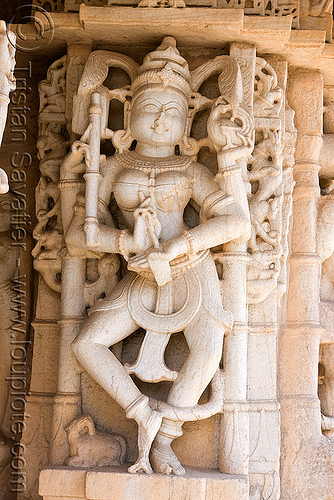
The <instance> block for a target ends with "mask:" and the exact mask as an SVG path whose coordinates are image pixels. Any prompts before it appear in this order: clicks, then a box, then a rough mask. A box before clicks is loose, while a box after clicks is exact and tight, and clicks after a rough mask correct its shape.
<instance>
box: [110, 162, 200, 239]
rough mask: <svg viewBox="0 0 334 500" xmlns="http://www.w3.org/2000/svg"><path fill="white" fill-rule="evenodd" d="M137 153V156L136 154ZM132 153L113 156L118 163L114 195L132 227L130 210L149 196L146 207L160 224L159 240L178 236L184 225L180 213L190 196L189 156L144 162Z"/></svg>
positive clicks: (132, 220) (133, 209)
mask: <svg viewBox="0 0 334 500" xmlns="http://www.w3.org/2000/svg"><path fill="white" fill-rule="evenodd" d="M138 156H139V155H138ZM138 156H137V155H134V154H133V153H132V154H131V153H124V154H122V155H117V162H118V164H119V165H120V166H121V168H120V170H119V171H118V172H117V174H116V176H115V180H114V196H115V200H116V203H117V205H118V206H119V208H120V209H121V211H122V214H123V216H124V218H125V220H126V222H127V223H128V225H129V227H130V228H131V229H133V226H134V211H135V210H136V209H137V208H138V207H139V206H140V205H141V203H142V202H143V201H144V200H145V199H147V198H150V199H151V201H150V205H149V206H150V207H151V208H153V209H154V210H155V212H156V214H157V217H158V219H159V222H160V224H161V227H162V230H161V235H160V237H161V240H166V239H169V238H173V237H176V236H179V235H180V234H181V232H182V231H183V229H184V228H185V224H184V221H183V212H184V209H185V207H186V205H187V203H188V202H189V200H190V198H191V196H192V180H191V176H190V175H189V173H187V170H188V169H189V166H190V164H191V158H189V157H182V156H179V157H174V158H173V159H172V160H168V159H156V160H155V159H152V160H148V161H145V160H143V159H141V158H138Z"/></svg>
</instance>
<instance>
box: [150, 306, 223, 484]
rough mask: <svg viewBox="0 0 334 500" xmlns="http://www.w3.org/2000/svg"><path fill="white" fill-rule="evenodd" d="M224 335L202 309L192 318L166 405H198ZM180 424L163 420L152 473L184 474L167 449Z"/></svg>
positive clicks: (216, 323)
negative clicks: (186, 350)
mask: <svg viewBox="0 0 334 500" xmlns="http://www.w3.org/2000/svg"><path fill="white" fill-rule="evenodd" d="M224 332H225V327H224V325H223V324H222V323H221V322H220V321H219V320H218V319H216V318H214V317H213V316H212V315H211V314H210V313H209V312H208V311H207V310H206V309H205V308H204V307H203V308H202V309H201V310H200V311H199V312H198V313H197V315H196V316H195V317H194V318H193V320H192V321H191V323H190V324H189V326H187V328H186V329H185V330H184V335H185V337H186V340H187V343H188V347H189V351H190V352H189V355H188V358H187V359H186V361H185V363H184V365H183V366H182V368H181V370H180V372H179V375H178V377H177V379H176V381H175V382H174V384H173V387H172V388H171V390H170V393H169V396H168V403H170V404H172V405H174V406H181V407H188V406H193V405H195V404H197V403H198V400H199V398H200V396H201V395H202V393H203V391H204V390H205V388H206V387H207V386H208V384H209V383H210V381H211V379H212V377H213V375H214V373H215V372H216V370H217V368H218V366H219V362H220V359H221V355H222V350H223V339H224ZM182 424H183V422H175V421H172V420H168V419H166V418H164V419H163V421H162V425H161V428H160V430H159V432H158V434H157V437H156V439H155V441H154V445H153V450H152V464H153V467H154V470H155V471H156V472H163V473H165V474H170V473H174V474H176V475H182V474H184V469H183V467H182V465H181V464H180V462H179V461H178V459H177V457H176V455H175V454H174V452H173V450H172V448H171V444H172V441H173V440H174V439H175V438H177V437H179V436H181V434H182V429H181V427H182Z"/></svg>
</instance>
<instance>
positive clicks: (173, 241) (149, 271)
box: [34, 37, 295, 474]
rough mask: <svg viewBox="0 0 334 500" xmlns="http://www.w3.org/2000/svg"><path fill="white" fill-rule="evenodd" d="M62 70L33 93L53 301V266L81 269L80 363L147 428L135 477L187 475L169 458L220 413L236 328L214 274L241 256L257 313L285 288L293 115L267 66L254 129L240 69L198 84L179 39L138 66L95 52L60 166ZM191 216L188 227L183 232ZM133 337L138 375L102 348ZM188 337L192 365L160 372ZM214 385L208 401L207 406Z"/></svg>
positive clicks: (38, 256) (221, 67) (220, 67)
mask: <svg viewBox="0 0 334 500" xmlns="http://www.w3.org/2000/svg"><path fill="white" fill-rule="evenodd" d="M66 65H67V61H66V57H65V58H62V59H61V60H60V61H57V62H55V63H54V64H53V65H52V66H51V68H50V70H49V73H48V78H47V80H46V81H44V82H41V84H40V91H41V93H43V96H44V99H43V100H41V103H42V106H41V112H40V123H41V125H40V138H39V151H40V153H39V154H40V159H41V173H42V177H41V181H40V184H39V187H38V190H37V203H38V207H39V210H38V213H37V215H38V219H39V224H38V226H37V228H36V231H35V235H36V237H37V239H38V243H37V245H36V247H35V250H34V256H35V266H36V268H37V269H38V270H40V271H41V272H42V274H43V276H45V279H46V282H47V283H48V284H49V285H50V286H51V287H52V288H54V289H56V290H58V291H60V290H61V288H62V289H63V290H62V291H64V287H66V286H67V285H66V281H64V280H63V282H62V284H61V283H60V279H59V273H60V259H61V258H64V259H68V258H70V259H72V260H73V259H74V260H78V261H82V260H85V262H86V271H85V273H84V274H83V275H82V277H81V278H82V287H83V289H84V294H83V298H82V299H78V300H83V301H84V305H85V306H89V307H90V308H91V309H90V315H89V317H88V319H87V320H86V321H85V322H84V325H83V328H82V330H81V332H80V334H79V336H78V337H77V339H76V340H75V343H74V346H73V350H74V353H75V355H76V357H77V359H78V360H79V362H80V364H81V365H82V367H83V368H84V369H85V370H87V371H88V372H89V373H90V374H91V376H92V377H93V378H95V379H96V380H97V381H98V383H99V384H100V385H101V386H102V387H103V388H104V389H105V390H106V392H107V393H108V394H109V395H110V396H111V397H113V398H114V399H116V401H117V402H118V403H119V404H120V406H122V407H123V408H124V410H125V411H126V415H127V417H128V418H133V419H135V420H136V422H137V423H138V449H139V457H138V460H137V462H136V463H135V465H134V466H132V467H131V468H130V471H131V472H136V471H145V472H147V473H150V472H152V468H151V464H150V461H149V453H150V452H151V463H152V465H153V468H154V470H156V471H160V472H165V473H170V472H173V473H175V474H182V473H183V472H184V469H183V467H182V466H181V464H180V463H179V461H178V459H177V457H176V456H175V455H174V453H173V451H172V449H171V447H170V445H171V443H172V441H173V440H174V439H175V438H176V437H178V436H180V435H181V434H182V424H183V422H185V421H191V420H200V419H203V418H207V417H209V416H211V415H214V414H215V413H218V412H221V411H222V407H223V371H222V370H221V369H220V368H219V362H220V359H221V354H222V349H223V337H224V333H225V332H228V331H229V330H230V329H231V327H232V322H233V318H232V316H231V314H230V313H229V311H225V310H224V309H223V307H222V302H221V295H220V294H221V291H222V293H226V290H225V289H224V280H221V283H219V279H218V275H217V271H216V268H215V264H214V262H215V261H216V262H217V263H218V265H222V266H223V269H224V262H225V261H224V259H225V257H226V250H225V247H224V245H225V244H226V243H228V245H229V248H230V250H229V251H230V255H231V256H233V255H234V253H233V252H236V254H238V255H239V258H240V256H241V258H242V259H243V261H245V260H246V261H247V262H248V264H249V266H248V268H249V274H248V283H247V286H248V303H256V302H261V301H263V300H264V299H265V298H266V297H267V296H268V295H269V294H270V293H271V292H272V291H273V290H274V289H275V288H276V287H277V282H278V281H280V280H281V281H282V283H283V285H282V286H283V288H284V279H285V275H284V266H285V260H286V246H287V245H286V237H287V229H288V221H289V215H290V205H291V191H292V179H291V176H290V170H289V168H290V162H291V154H290V156H289V154H288V152H289V151H290V153H291V151H292V152H293V147H294V139H295V135H294V128H293V114H292V113H290V114H289V110H287V111H286V110H285V109H284V108H283V93H282V90H281V88H280V87H279V86H278V84H277V77H276V74H275V71H274V70H273V68H271V66H269V64H268V63H267V62H266V61H265V60H264V59H261V58H257V61H256V70H255V81H254V85H255V91H254V103H253V104H254V116H252V115H251V114H250V112H249V108H248V107H246V106H245V105H244V104H243V82H242V78H241V72H240V67H239V64H238V62H237V60H236V59H234V58H233V57H231V56H227V55H223V56H218V57H216V58H214V59H211V60H209V61H207V62H206V63H204V64H202V65H201V66H200V67H199V68H197V69H195V70H194V71H189V67H188V63H187V61H186V60H185V59H184V58H183V57H182V56H181V55H180V53H179V51H178V50H177V48H176V42H175V40H174V39H173V38H172V37H166V38H164V40H163V41H162V43H161V45H160V46H159V47H158V48H157V49H156V50H155V51H153V52H151V53H149V54H148V55H147V56H146V57H145V59H144V61H143V64H142V65H141V66H139V65H138V64H137V63H135V62H134V61H133V60H132V59H131V58H129V57H127V56H124V55H121V54H118V53H114V52H110V51H106V50H99V51H95V52H92V53H91V54H90V56H89V57H88V60H87V63H86V65H85V68H84V71H83V74H82V78H81V80H80V83H79V87H78V90H77V92H76V93H75V95H74V98H73V119H72V132H74V133H76V134H78V135H80V136H81V138H80V139H79V140H77V141H75V142H73V144H72V145H71V150H70V153H69V154H68V155H67V156H66V158H65V159H63V158H64V154H65V151H66V149H67V148H68V146H69V135H68V134H66V133H65V132H64V127H65V125H66V119H65V109H64V107H62V104H61V103H62V102H64V100H63V96H64V88H63V85H64V82H65V75H66V67H67V66H66ZM110 67H114V68H121V69H122V70H124V71H125V72H126V73H127V74H128V75H129V78H130V82H131V83H130V85H127V86H125V87H123V88H116V89H111V90H110V89H109V88H107V87H106V86H105V85H104V81H105V79H106V77H107V75H108V70H109V68H110ZM212 75H217V76H218V88H219V95H218V97H217V98H214V99H211V98H208V97H206V96H204V95H203V94H201V93H200V92H199V89H200V88H201V86H202V85H203V83H204V82H205V81H206V80H207V79H208V78H209V77H211V76H212ZM112 100H117V101H119V102H121V103H123V104H124V128H123V129H121V130H117V131H114V130H112V129H110V128H109V126H108V117H109V107H110V102H111V101H112ZM203 110H207V111H208V114H209V117H208V120H207V133H208V135H207V136H206V137H204V138H201V139H199V140H197V139H195V138H194V137H192V127H193V123H194V121H195V120H196V116H197V114H198V113H199V112H200V111H203ZM55 116H57V121H56V122H55V121H54V117H55ZM284 117H286V118H285V120H284ZM289 117H290V121H289ZM285 123H286V125H285ZM289 127H290V128H289ZM289 134H290V135H289ZM106 140H110V141H111V142H112V144H113V146H114V148H115V150H116V153H115V154H114V155H113V156H110V157H108V158H106V156H104V155H101V150H100V147H101V142H103V141H106ZM49 144H50V145H51V144H52V146H51V148H48V147H47V146H48V145H49ZM134 146H135V149H134ZM176 146H177V148H176ZM203 147H206V148H209V150H210V151H211V152H212V153H215V154H216V156H217V162H218V171H217V173H216V175H215V176H214V175H213V174H212V173H211V172H210V171H209V169H208V168H207V167H206V166H204V165H202V164H201V163H197V162H196V155H197V154H198V152H199V151H200V150H201V148H203ZM176 149H177V150H178V153H179V154H175V151H176ZM59 190H60V191H59ZM112 192H113V197H114V202H115V204H116V206H117V211H116V212H117V213H116V212H115V213H114V214H113V215H115V214H116V218H115V217H114V219H113V218H112V217H111V213H110V210H109V206H110V201H111V193H112ZM247 195H248V201H247ZM189 204H190V206H191V207H192V210H193V216H192V222H191V223H189V224H185V221H184V212H185V209H186V207H187V206H189ZM64 234H65V240H66V245H65V243H64V237H63V235H64ZM247 242H248V243H247ZM246 243H247V248H248V253H247V252H246ZM211 249H214V252H213V251H212V250H211ZM232 250H233V251H232ZM117 254H118V255H121V256H122V258H123V259H122V261H123V265H122V269H123V270H124V268H125V267H127V272H126V273H124V272H123V271H122V274H123V278H122V279H121V280H120V281H119V282H118V277H117V274H116V273H117V271H118V269H119V266H120V260H119V257H118V256H117ZM93 262H95V264H93ZM94 265H95V266H96V268H95V271H96V272H95V273H94V272H92V266H94ZM89 275H90V276H89ZM223 275H224V272H223ZM92 276H94V278H92ZM117 282H118V283H117ZM115 285H116V286H115ZM103 297H104V298H103ZM244 306H245V307H246V303H245V304H244ZM108 325H112V327H110V326H108ZM139 327H142V328H144V329H145V330H146V335H145V338H144V340H143V343H142V345H141V348H140V352H139V355H138V358H137V361H136V362H135V363H134V364H132V365H124V366H123V365H122V363H121V362H120V361H119V360H118V359H117V358H116V357H115V356H114V354H113V353H112V352H111V351H110V350H109V349H108V348H109V347H110V346H111V345H114V344H116V343H117V342H119V341H121V340H122V339H124V338H125V337H127V336H128V335H130V334H131V333H132V332H133V331H135V330H136V329H138V328H139ZM179 331H183V332H184V334H185V337H186V340H187V343H188V346H189V351H190V353H189V356H188V358H187V360H186V361H185V363H184V365H183V366H182V368H181V370H180V371H175V370H171V369H169V368H168V367H167V366H166V364H165V361H164V352H165V348H166V346H167V344H168V341H169V338H170V336H171V334H173V333H175V332H179ZM195 338H197V340H196V342H195ZM199 339H200V340H199ZM111 373H112V374H113V375H112V376H111V375H110V374H111ZM129 374H135V375H136V376H137V377H138V378H140V379H141V380H143V381H146V382H158V381H162V380H169V381H172V382H173V385H172V388H171V390H170V392H169V396H168V399H167V402H163V401H159V400H152V399H150V400H149V399H148V397H147V396H145V395H144V394H142V393H141V392H140V391H139V389H138V387H137V386H136V385H135V383H134V382H133V381H132V379H131V378H130V375H129ZM210 381H211V382H212V383H211V397H210V399H209V401H208V402H207V403H205V404H203V405H198V400H199V397H200V396H201V395H202V393H203V391H204V389H205V388H206V386H207V385H208V384H209V383H210Z"/></svg>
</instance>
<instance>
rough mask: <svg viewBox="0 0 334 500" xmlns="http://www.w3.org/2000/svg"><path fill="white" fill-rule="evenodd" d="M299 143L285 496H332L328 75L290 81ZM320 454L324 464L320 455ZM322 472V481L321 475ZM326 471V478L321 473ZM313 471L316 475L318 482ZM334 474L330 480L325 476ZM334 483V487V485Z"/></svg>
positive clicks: (283, 342)
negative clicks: (326, 397) (323, 393)
mask: <svg viewBox="0 0 334 500" xmlns="http://www.w3.org/2000/svg"><path fill="white" fill-rule="evenodd" d="M288 89H289V103H290V105H291V106H292V108H293V109H294V110H295V112H296V115H295V125H296V127H297V145H296V154H295V166H294V179H295V183H296V184H295V188H294V194H293V227H292V234H291V256H290V284H289V290H288V296H287V307H286V315H285V325H284V327H283V328H282V331H281V335H280V341H279V388H280V402H281V408H282V470H281V471H282V478H281V479H282V497H281V498H282V499H288V498H294V497H297V496H298V498H303V499H304V498H305V499H306V498H316V497H318V498H325V497H326V498H327V496H326V495H328V494H330V492H331V493H332V490H331V489H330V488H331V485H330V481H331V480H330V477H331V474H329V475H328V476H325V474H324V470H325V469H327V467H330V461H331V460H332V459H330V453H333V452H332V451H330V448H331V444H330V442H329V440H328V441H325V439H323V436H322V435H321V423H320V405H319V399H318V395H317V390H318V359H319V341H320V334H321V326H320V323H319V283H320V258H319V256H318V255H317V248H316V227H317V224H316V222H317V210H318V199H319V179H318V172H319V168H320V165H319V160H320V151H321V146H322V112H323V107H322V102H323V95H322V92H323V91H322V89H323V84H322V76H321V74H320V73H319V72H317V71H309V70H304V69H296V70H294V71H293V72H292V74H291V77H290V80H289V87H288ZM315 456H316V457H317V464H316V465H315V466H314V467H311V464H314V458H315ZM316 471H319V476H318V477H319V480H318V481H317V480H316V478H315V472H316ZM320 471H321V475H320ZM311 475H312V480H311ZM325 477H327V480H324V478H325ZM332 486H333V485H332Z"/></svg>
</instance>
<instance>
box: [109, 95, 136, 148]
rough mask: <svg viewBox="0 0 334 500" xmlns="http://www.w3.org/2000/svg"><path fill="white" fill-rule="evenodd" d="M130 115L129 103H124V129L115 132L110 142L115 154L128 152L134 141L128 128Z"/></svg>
mask: <svg viewBox="0 0 334 500" xmlns="http://www.w3.org/2000/svg"><path fill="white" fill-rule="evenodd" d="M130 115H131V103H130V102H129V101H125V103H124V129H123V130H117V131H116V132H115V133H114V134H113V138H112V142H113V145H114V147H115V149H116V152H117V153H124V151H128V150H129V149H130V147H131V144H132V142H133V140H134V137H133V135H132V133H131V128H130Z"/></svg>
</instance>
